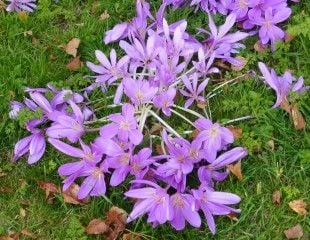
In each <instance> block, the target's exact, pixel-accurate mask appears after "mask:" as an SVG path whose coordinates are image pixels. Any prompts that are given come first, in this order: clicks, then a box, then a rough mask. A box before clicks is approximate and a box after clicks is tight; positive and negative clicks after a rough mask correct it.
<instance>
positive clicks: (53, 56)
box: [48, 54, 57, 61]
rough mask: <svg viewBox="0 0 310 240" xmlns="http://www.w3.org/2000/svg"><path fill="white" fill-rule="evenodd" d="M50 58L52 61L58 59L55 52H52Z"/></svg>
mask: <svg viewBox="0 0 310 240" xmlns="http://www.w3.org/2000/svg"><path fill="white" fill-rule="evenodd" d="M48 59H49V60H51V61H55V60H57V56H55V55H54V54H51V55H50V56H49V57H48Z"/></svg>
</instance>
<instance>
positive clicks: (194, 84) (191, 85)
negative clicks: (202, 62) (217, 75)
mask: <svg viewBox="0 0 310 240" xmlns="http://www.w3.org/2000/svg"><path fill="white" fill-rule="evenodd" d="M182 81H183V83H184V85H185V87H186V90H187V91H185V90H183V89H180V92H181V93H182V95H183V96H185V97H187V98H188V99H187V100H186V102H185V104H184V107H185V108H189V107H190V106H191V105H192V104H193V103H194V101H196V102H197V103H204V102H205V98H204V97H203V96H201V94H202V93H203V92H204V91H205V88H206V87H207V85H208V82H209V78H207V79H205V80H203V81H202V82H201V83H200V84H199V85H198V75H197V73H194V74H193V75H192V76H191V77H190V78H188V77H187V76H186V75H185V76H184V77H183V78H182Z"/></svg>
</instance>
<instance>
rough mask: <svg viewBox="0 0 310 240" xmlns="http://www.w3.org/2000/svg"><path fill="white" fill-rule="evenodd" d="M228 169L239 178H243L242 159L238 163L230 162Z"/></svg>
mask: <svg viewBox="0 0 310 240" xmlns="http://www.w3.org/2000/svg"><path fill="white" fill-rule="evenodd" d="M227 168H228V170H229V171H230V172H231V173H232V174H233V175H234V176H236V177H237V178H238V180H240V181H241V180H242V179H243V176H242V171H241V161H238V162H237V163H236V164H230V165H228V166H227Z"/></svg>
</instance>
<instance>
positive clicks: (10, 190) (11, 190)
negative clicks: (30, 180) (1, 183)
mask: <svg viewBox="0 0 310 240" xmlns="http://www.w3.org/2000/svg"><path fill="white" fill-rule="evenodd" d="M12 192H13V189H12V188H9V187H1V188H0V193H12Z"/></svg>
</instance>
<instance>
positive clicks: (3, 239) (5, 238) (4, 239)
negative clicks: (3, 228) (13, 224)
mask: <svg viewBox="0 0 310 240" xmlns="http://www.w3.org/2000/svg"><path fill="white" fill-rule="evenodd" d="M0 240H18V238H12V237H10V236H0Z"/></svg>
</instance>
